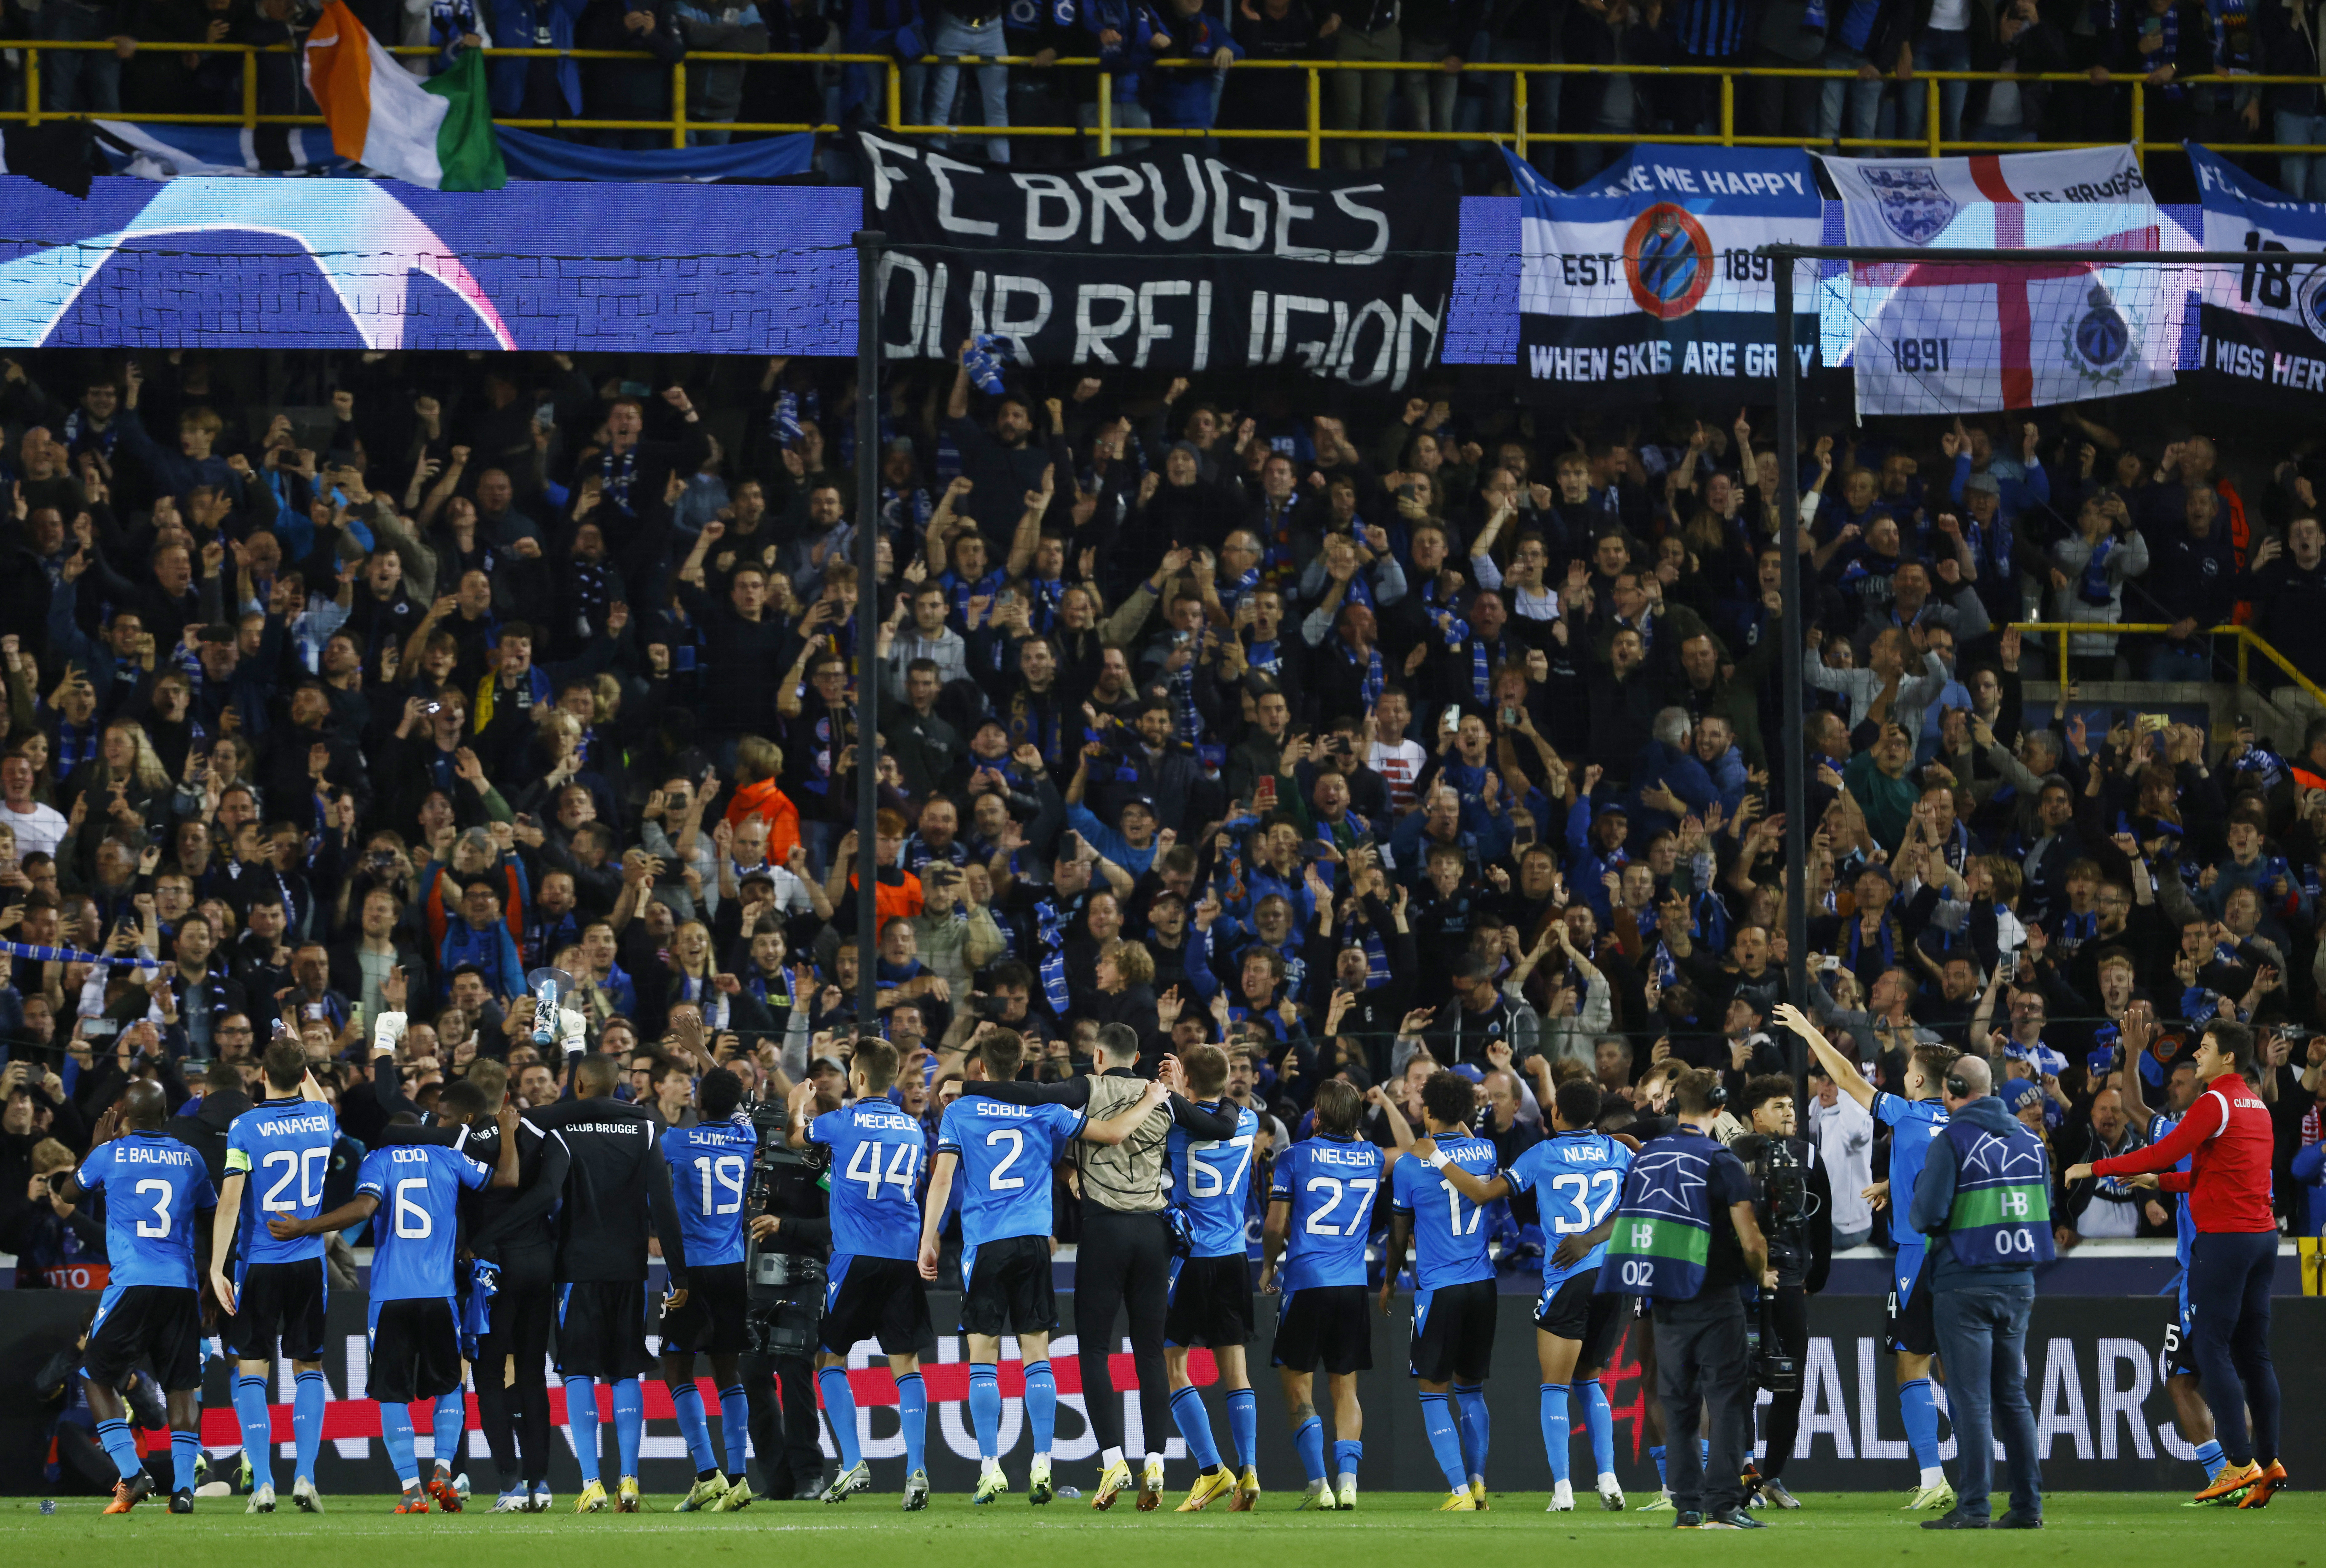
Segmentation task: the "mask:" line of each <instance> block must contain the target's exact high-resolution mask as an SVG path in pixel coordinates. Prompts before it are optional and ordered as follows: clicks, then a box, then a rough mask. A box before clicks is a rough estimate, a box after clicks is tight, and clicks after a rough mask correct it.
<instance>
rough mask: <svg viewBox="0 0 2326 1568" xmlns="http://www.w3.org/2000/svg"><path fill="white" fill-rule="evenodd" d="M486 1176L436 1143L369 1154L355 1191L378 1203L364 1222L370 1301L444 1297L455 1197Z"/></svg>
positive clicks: (454, 1234)
mask: <svg viewBox="0 0 2326 1568" xmlns="http://www.w3.org/2000/svg"><path fill="white" fill-rule="evenodd" d="M492 1179H493V1173H492V1172H491V1171H488V1170H486V1169H485V1168H484V1167H483V1166H482V1165H479V1163H477V1162H475V1161H474V1160H471V1159H470V1158H469V1156H467V1155H466V1154H463V1153H460V1152H459V1151H457V1150H454V1149H449V1148H447V1147H445V1146H444V1145H443V1144H442V1143H397V1144H390V1145H388V1146H387V1147H386V1148H382V1149H374V1150H373V1151H372V1152H371V1153H368V1154H367V1155H365V1156H364V1162H363V1168H362V1169H361V1170H359V1171H357V1172H356V1191H357V1192H358V1193H369V1194H370V1195H371V1196H372V1197H374V1198H377V1199H379V1212H378V1213H377V1214H375V1215H373V1216H372V1222H371V1237H372V1247H373V1251H372V1258H371V1299H372V1300H373V1301H375V1302H401V1301H411V1300H414V1299H420V1300H426V1299H429V1298H432V1297H442V1298H443V1299H444V1300H446V1301H450V1300H451V1298H452V1253H453V1248H454V1246H456V1245H457V1244H458V1242H459V1241H460V1238H461V1192H462V1191H463V1190H467V1191H471V1192H473V1191H475V1190H477V1189H478V1188H479V1187H482V1186H484V1185H485V1183H487V1182H488V1181H491V1180H492Z"/></svg>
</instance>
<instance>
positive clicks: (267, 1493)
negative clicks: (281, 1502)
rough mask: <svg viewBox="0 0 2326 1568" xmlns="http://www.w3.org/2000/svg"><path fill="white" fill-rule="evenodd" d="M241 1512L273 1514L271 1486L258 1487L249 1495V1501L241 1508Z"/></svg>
mask: <svg viewBox="0 0 2326 1568" xmlns="http://www.w3.org/2000/svg"><path fill="white" fill-rule="evenodd" d="M242 1511H243V1512H244V1513H246V1514H271V1513H273V1512H274V1488H273V1487H272V1486H264V1487H260V1488H259V1489H257V1490H256V1491H255V1492H253V1493H251V1494H250V1501H248V1502H247V1503H245V1504H244V1505H243V1506H242Z"/></svg>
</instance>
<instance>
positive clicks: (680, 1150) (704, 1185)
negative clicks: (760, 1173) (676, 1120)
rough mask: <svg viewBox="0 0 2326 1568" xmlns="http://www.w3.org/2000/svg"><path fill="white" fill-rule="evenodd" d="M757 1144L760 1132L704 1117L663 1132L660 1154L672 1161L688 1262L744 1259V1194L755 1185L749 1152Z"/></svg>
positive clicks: (672, 1184)
mask: <svg viewBox="0 0 2326 1568" xmlns="http://www.w3.org/2000/svg"><path fill="white" fill-rule="evenodd" d="M758 1146H759V1140H758V1134H755V1133H753V1132H752V1131H751V1129H750V1128H749V1127H746V1126H743V1125H740V1124H738V1123H735V1122H704V1123H702V1125H699V1126H693V1127H673V1128H671V1129H670V1130H669V1131H667V1132H665V1134H663V1135H662V1157H663V1160H664V1162H665V1163H667V1164H668V1165H669V1166H670V1190H671V1196H672V1197H674V1198H675V1199H677V1200H678V1228H679V1232H680V1234H681V1235H683V1236H684V1237H685V1238H686V1264H687V1266H688V1267H689V1268H692V1267H693V1266H694V1265H696V1264H718V1263H741V1262H742V1261H743V1194H744V1192H745V1191H747V1190H749V1187H750V1185H751V1156H752V1155H753V1154H754V1153H756V1152H757V1151H758Z"/></svg>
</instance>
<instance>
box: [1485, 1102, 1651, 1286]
mask: <svg viewBox="0 0 2326 1568" xmlns="http://www.w3.org/2000/svg"><path fill="white" fill-rule="evenodd" d="M1631 1168H1632V1151H1631V1150H1630V1149H1628V1148H1626V1147H1624V1145H1623V1144H1621V1143H1617V1142H1616V1141H1615V1140H1614V1139H1613V1138H1610V1137H1607V1136H1606V1135H1605V1134H1600V1133H1557V1134H1552V1135H1551V1136H1550V1137H1548V1138H1545V1139H1544V1140H1543V1141H1542V1142H1541V1143H1537V1144H1535V1145H1534V1147H1532V1148H1531V1149H1529V1150H1528V1151H1527V1152H1526V1153H1523V1154H1521V1155H1520V1156H1519V1157H1518V1158H1517V1159H1515V1160H1513V1161H1512V1162H1511V1168H1510V1169H1509V1170H1508V1171H1503V1180H1504V1181H1508V1182H1509V1183H1510V1184H1511V1190H1512V1191H1513V1192H1531V1193H1533V1194H1534V1206H1535V1210H1536V1213H1537V1214H1538V1215H1539V1216H1540V1218H1541V1221H1542V1235H1543V1241H1544V1244H1545V1250H1544V1252H1543V1257H1542V1288H1543V1293H1544V1294H1545V1296H1546V1297H1548V1296H1549V1295H1552V1294H1555V1293H1557V1292H1558V1287H1559V1286H1561V1285H1563V1284H1565V1283H1567V1282H1568V1280H1570V1279H1572V1278H1573V1277H1574V1276H1576V1275H1577V1274H1597V1273H1598V1272H1599V1265H1601V1264H1603V1263H1605V1261H1606V1259H1607V1244H1606V1243H1605V1242H1604V1241H1603V1242H1601V1243H1599V1244H1598V1245H1597V1246H1594V1247H1593V1248H1592V1249H1591V1250H1590V1251H1589V1252H1588V1253H1586V1254H1585V1255H1584V1257H1583V1259H1582V1261H1581V1262H1579V1263H1576V1264H1572V1265H1561V1264H1560V1263H1559V1262H1558V1244H1559V1243H1560V1242H1561V1241H1563V1240H1565V1239H1566V1238H1567V1237H1570V1236H1581V1235H1583V1234H1584V1233H1585V1232H1586V1231H1592V1230H1596V1229H1598V1228H1599V1227H1600V1226H1602V1225H1604V1224H1605V1223H1606V1219H1607V1217H1608V1216H1609V1215H1610V1214H1613V1213H1614V1211H1615V1205H1616V1203H1617V1202H1618V1201H1619V1200H1621V1199H1622V1198H1623V1196H1624V1173H1625V1172H1626V1171H1630V1170H1631Z"/></svg>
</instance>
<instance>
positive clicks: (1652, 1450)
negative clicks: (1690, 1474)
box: [1648, 1442, 1671, 1487]
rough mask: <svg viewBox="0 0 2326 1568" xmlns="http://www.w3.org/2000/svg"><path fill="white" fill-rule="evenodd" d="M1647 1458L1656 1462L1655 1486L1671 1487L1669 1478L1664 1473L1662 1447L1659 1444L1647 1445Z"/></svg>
mask: <svg viewBox="0 0 2326 1568" xmlns="http://www.w3.org/2000/svg"><path fill="white" fill-rule="evenodd" d="M1648 1457H1649V1458H1650V1459H1651V1460H1653V1461H1656V1485H1658V1486H1660V1487H1668V1486H1670V1485H1671V1477H1670V1476H1669V1475H1667V1474H1665V1473H1664V1445H1663V1444H1662V1443H1660V1442H1651V1443H1650V1444H1648Z"/></svg>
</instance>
